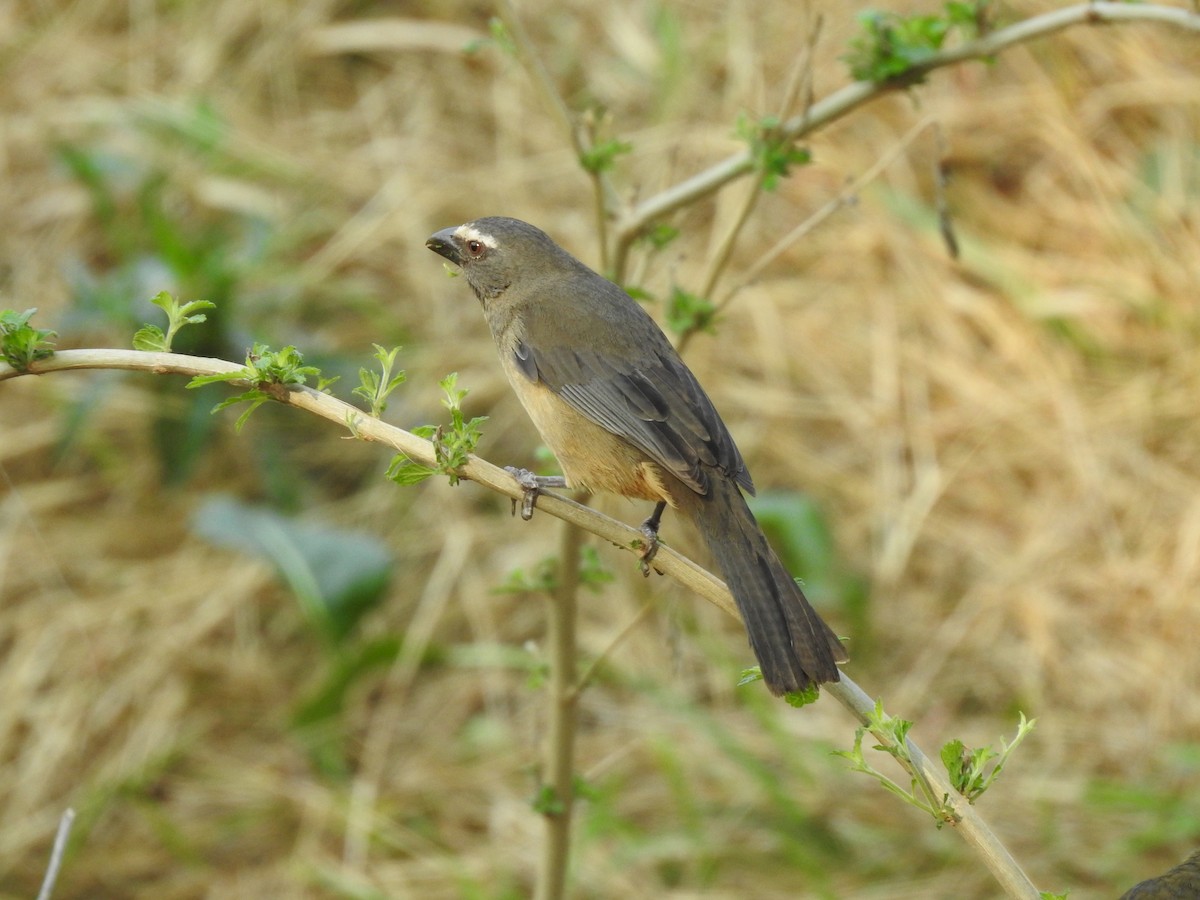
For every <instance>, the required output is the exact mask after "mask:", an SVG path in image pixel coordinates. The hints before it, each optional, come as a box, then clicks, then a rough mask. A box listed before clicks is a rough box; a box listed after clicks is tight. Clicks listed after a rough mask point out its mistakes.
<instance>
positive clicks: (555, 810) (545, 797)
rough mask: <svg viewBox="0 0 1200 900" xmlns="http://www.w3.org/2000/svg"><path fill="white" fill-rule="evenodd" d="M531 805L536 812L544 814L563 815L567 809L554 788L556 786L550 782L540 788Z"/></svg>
mask: <svg viewBox="0 0 1200 900" xmlns="http://www.w3.org/2000/svg"><path fill="white" fill-rule="evenodd" d="M530 805H531V806H532V807H533V811H534V812H538V813H541V814H542V815H543V816H561V815H562V814H563V813H564V812H566V809H567V806H566V804H565V803H563V801H562V798H561V797H559V796H558V793H557V792H556V791H555V790H554V786H553V785H549V784H543V785H542V786H541V787H540V788H539V789H538V792H537V796H535V797H534V798H533V801H532V802H531V804H530Z"/></svg>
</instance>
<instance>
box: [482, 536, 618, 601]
mask: <svg viewBox="0 0 1200 900" xmlns="http://www.w3.org/2000/svg"><path fill="white" fill-rule="evenodd" d="M613 577H614V576H613V573H612V570H610V569H609V568H608V567H606V566H605V565H604V564H603V563H602V562H601V561H600V554H599V553H598V552H597V551H596V548H595V547H583V548H582V549H581V550H580V551H579V583H580V584H581V585H582V586H583V587H585V588H587V589H588V590H590V591H593V592H597V591H599V590H600V589H601V588H602V587H603V586H604V585H606V584H608V583H609V582H610V581H612V580H613ZM558 584H559V581H558V560H557V559H556V558H555V557H553V556H548V557H546V558H545V559H542V560H539V561H538V563H537V564H536V565H535V566H534V568H533V571H532V572H529V573H526V572H525V570H524V569H513V570H512V571H510V572H509V573H508V577H507V578H506V579H505V580H504V583H503V584H501V585H500V586H499V587H496V588H495V589H494V593H497V594H548V593H550V592H551V591H553V590H554V589H555V588H556V587H558Z"/></svg>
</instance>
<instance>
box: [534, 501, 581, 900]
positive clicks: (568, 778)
mask: <svg viewBox="0 0 1200 900" xmlns="http://www.w3.org/2000/svg"><path fill="white" fill-rule="evenodd" d="M582 547H583V531H582V530H581V529H579V528H576V527H574V526H573V525H564V526H563V527H562V536H561V539H560V543H559V553H558V574H557V578H556V583H555V585H554V589H553V590H552V591H551V592H550V606H549V613H548V615H547V620H548V629H547V631H548V634H547V643H548V644H549V650H550V690H549V691H548V692H547V696H546V699H547V702H548V703H549V706H550V709H549V715H548V717H547V720H548V728H547V733H546V748H545V753H546V756H545V762H544V763H543V769H542V789H541V795H540V797H539V801H540V803H539V805H540V806H541V813H542V817H543V819H544V820H545V827H546V837H545V840H543V841H542V860H541V865H540V866H539V867H538V878H537V886H536V888H535V890H534V894H533V896H534V900H562V897H563V896H564V894H565V892H566V885H567V866H568V864H569V863H570V860H571V818H572V812H573V811H574V808H575V735H576V730H577V728H578V708H579V691H578V683H577V681H576V677H575V676H576V658H577V653H576V643H575V631H576V628H575V625H576V621H577V617H576V612H577V610H578V602H577V601H578V599H579V598H578V592H579V553H580V550H581V549H582Z"/></svg>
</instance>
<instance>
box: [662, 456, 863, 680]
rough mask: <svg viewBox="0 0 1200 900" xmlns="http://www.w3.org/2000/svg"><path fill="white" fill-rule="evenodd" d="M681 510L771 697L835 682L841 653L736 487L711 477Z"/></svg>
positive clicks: (828, 628)
mask: <svg viewBox="0 0 1200 900" xmlns="http://www.w3.org/2000/svg"><path fill="white" fill-rule="evenodd" d="M680 507H681V512H684V513H685V514H691V516H692V518H693V519H694V520H695V522H696V525H697V527H698V528H699V530H700V534H701V536H702V537H703V538H704V542H705V543H706V544H707V545H708V548H709V550H710V551H711V552H712V554H713V557H714V558H715V560H716V563H717V566H718V567H719V568H720V570H721V574H722V575H723V576H724V578H725V583H726V584H727V585H728V586H729V592H730V593H731V594H733V599H734V600H735V601H736V602H737V606H738V609H739V610H740V611H741V614H742V619H743V620H744V622H745V623H746V631H747V633H748V634H749V636H750V646H751V648H752V649H753V650H754V655H755V656H756V657H757V658H758V662H759V666H760V667H761V668H762V673H763V679H764V680H765V681H766V682H767V687H769V688H770V689H771V691H772V693H775V694H782V693H785V692H790V691H798V690H803V689H804V688H806V687H808V686H809V685H810V684H821V683H823V682H829V681H837V680H838V677H839V676H838V669H837V663H838V662H845V661H846V659H847V658H848V657H847V655H846V650H845V648H844V647H843V646H842V643H841V641H839V640H838V637H837V635H836V634H835V633H834V632H833V630H832V629H831V628H830V627H829V626H828V625H826V624H825V622H824V621H822V619H821V617H820V616H818V615H817V612H816V610H814V609H813V608H812V606H811V605H809V602H808V600H807V598H806V597H805V596H804V592H803V591H801V590H800V586H799V585H798V584H796V582H795V580H794V579H793V578H792V576H791V575H790V574H788V571H787V569H786V568H785V567H784V565H783V563H782V562H780V560H779V557H778V556H777V555H776V554H775V551H774V550H772V549H771V545H770V544H768V543H767V538H766V536H765V535H764V534H763V532H762V529H761V528H759V526H758V522H756V521H755V519H754V514H753V513H751V512H750V507H748V506H747V505H746V500H745V498H743V497H742V494H741V491H739V490H738V488H737V485H736V484H734V482H732V481H730V480H727V479H724V478H714V479H713V480H712V488H711V490H710V491H709V493H708V495H707V496H702V495H700V494H691V495H690V496H689V497H687V498H685V499H684V500H683V502H682V503H680Z"/></svg>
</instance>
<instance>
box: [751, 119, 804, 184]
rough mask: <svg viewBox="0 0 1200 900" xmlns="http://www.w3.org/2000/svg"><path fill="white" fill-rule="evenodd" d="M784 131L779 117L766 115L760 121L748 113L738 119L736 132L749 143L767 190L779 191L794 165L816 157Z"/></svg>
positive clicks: (752, 156) (755, 164) (802, 163)
mask: <svg viewBox="0 0 1200 900" xmlns="http://www.w3.org/2000/svg"><path fill="white" fill-rule="evenodd" d="M782 128H783V123H782V122H781V121H780V119H779V117H778V116H764V117H763V118H761V119H758V120H757V121H755V120H753V119H751V118H750V117H749V116H746V115H744V114H743V115H741V116H739V117H738V121H737V127H736V129H735V132H734V133H735V134H736V135H737V137H739V138H741V139H742V140H743V141H745V142H746V143H747V144H749V146H750V157H751V159H752V160H753V161H754V168H755V169H756V170H757V171H758V173H759V177H760V178H761V179H762V189H763V190H764V191H773V190H775V188H777V187H778V186H779V182H780V180H782V179H783V178H784V177H786V176H787V174H788V171H789V170H790V169H791V167H792V166H796V165H805V164H807V163H809V162H811V161H812V154H811V153H809V152H808V150H806V149H804V148H803V147H797V146H796V142H795V139H794V138H790V137H786V136H785V135H784V134H783V131H782Z"/></svg>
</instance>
